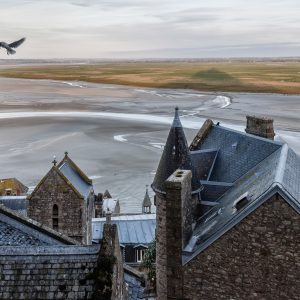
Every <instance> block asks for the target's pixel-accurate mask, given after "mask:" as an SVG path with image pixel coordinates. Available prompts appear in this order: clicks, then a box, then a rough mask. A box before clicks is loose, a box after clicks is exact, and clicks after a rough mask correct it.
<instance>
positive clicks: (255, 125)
mask: <svg viewBox="0 0 300 300" xmlns="http://www.w3.org/2000/svg"><path fill="white" fill-rule="evenodd" d="M245 131H246V132H247V133H250V134H253V135H256V136H260V137H263V138H266V139H269V140H274V136H275V133H274V127H273V119H268V118H264V117H256V116H247V127H246V130H245Z"/></svg>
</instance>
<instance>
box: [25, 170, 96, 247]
mask: <svg viewBox="0 0 300 300" xmlns="http://www.w3.org/2000/svg"><path fill="white" fill-rule="evenodd" d="M90 202H91V203H92V201H90ZM54 205H57V206H58V218H57V221H58V229H57V230H58V231H59V232H61V233H63V234H65V235H67V236H69V237H71V238H73V239H76V240H78V241H79V242H81V243H82V244H90V242H91V232H92V230H91V228H89V227H91V220H90V219H91V215H92V212H91V211H90V209H91V207H90V209H89V208H87V206H86V203H85V200H84V199H83V197H82V196H81V195H79V194H78V193H76V191H75V190H74V189H73V188H72V187H71V186H70V184H68V183H67V181H66V180H65V179H64V178H63V177H62V174H61V173H60V172H59V170H58V168H57V167H56V166H53V167H52V168H51V170H50V171H49V173H48V174H47V175H46V176H45V177H44V178H43V179H42V181H41V182H40V184H39V185H38V186H37V188H36V190H35V191H34V192H33V193H32V195H31V196H30V197H29V200H28V212H27V215H28V217H29V218H31V219H34V220H36V221H38V222H40V223H42V224H45V225H46V226H48V227H51V228H53V206H54Z"/></svg>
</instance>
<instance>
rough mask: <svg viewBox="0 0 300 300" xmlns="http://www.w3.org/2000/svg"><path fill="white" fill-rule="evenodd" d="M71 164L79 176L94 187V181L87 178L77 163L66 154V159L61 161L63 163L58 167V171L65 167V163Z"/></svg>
mask: <svg viewBox="0 0 300 300" xmlns="http://www.w3.org/2000/svg"><path fill="white" fill-rule="evenodd" d="M66 161H68V162H70V164H71V165H72V167H73V168H74V169H75V170H76V171H77V172H78V173H79V175H80V176H81V177H82V178H83V180H84V181H85V182H86V183H88V184H90V185H92V184H93V181H92V180H91V179H90V178H89V177H88V176H87V175H85V173H84V172H83V171H82V170H81V169H80V168H79V167H78V166H77V164H75V162H74V161H73V160H72V159H71V158H70V157H69V156H68V155H67V154H66V155H65V157H64V158H63V159H62V160H61V162H60V163H59V164H58V165H57V167H58V169H59V168H60V167H61V166H62V165H63V163H64V162H66Z"/></svg>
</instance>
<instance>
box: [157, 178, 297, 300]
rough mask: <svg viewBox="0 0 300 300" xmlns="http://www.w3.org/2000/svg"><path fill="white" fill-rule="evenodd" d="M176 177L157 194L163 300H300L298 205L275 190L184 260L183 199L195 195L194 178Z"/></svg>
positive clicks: (159, 276)
mask: <svg viewBox="0 0 300 300" xmlns="http://www.w3.org/2000/svg"><path fill="white" fill-rule="evenodd" d="M175 174H176V173H175ZM175 176H176V175H175ZM173 179H174V176H171V177H170V178H169V179H168V181H167V183H166V184H167V187H168V190H167V194H166V196H165V197H159V195H158V194H157V294H158V299H195V300H196V299H205V300H215V299H226V300H227V299H236V300H248V299H249V300H251V299H253V300H254V299H259V300H263V299H264V300H271V299H272V300H283V299H284V300H292V299H295V300H296V299H300V293H299V289H300V243H299V240H300V216H299V214H298V213H297V212H296V211H295V210H294V208H292V207H291V206H290V205H289V204H288V203H287V202H286V201H285V200H284V199H283V198H282V197H281V196H280V195H279V194H275V195H274V196H273V197H271V198H270V199H268V200H267V201H266V202H265V203H264V204H262V205H261V206H260V207H259V208H257V209H256V210H255V211H253V212H252V213H251V214H250V215H248V216H247V217H246V218H245V219H243V220H242V221H241V222H240V223H239V224H237V225H236V226H235V227H233V228H232V229H231V230H229V231H228V232H227V233H225V234H224V235H223V236H222V237H220V238H219V239H218V240H217V241H215V242H214V243H212V244H211V245H210V246H209V247H208V248H206V249H205V250H204V251H202V252H201V253H199V254H198V255H196V256H195V257H193V258H192V259H191V260H190V261H189V262H187V263H186V264H183V263H182V260H181V257H182V256H181V255H182V249H183V244H182V241H181V237H182V227H181V224H183V223H182V222H183V218H181V216H180V211H181V204H180V203H181V201H184V199H186V197H188V198H189V197H190V196H189V193H190V181H189V180H188V176H187V175H185V176H182V178H181V182H176V180H175V181H174V180H173Z"/></svg>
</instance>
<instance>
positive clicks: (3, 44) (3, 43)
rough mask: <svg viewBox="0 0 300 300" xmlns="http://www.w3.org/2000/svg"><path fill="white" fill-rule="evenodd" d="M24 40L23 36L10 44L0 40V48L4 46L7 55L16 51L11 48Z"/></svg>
mask: <svg viewBox="0 0 300 300" xmlns="http://www.w3.org/2000/svg"><path fill="white" fill-rule="evenodd" d="M24 41H25V38H22V39H20V40H18V41H15V42H13V43H10V44H7V43H5V42H0V48H5V49H6V51H7V55H10V54H15V53H16V51H15V50H14V49H13V48H17V47H19V46H20V45H21V44H23V43H24Z"/></svg>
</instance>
